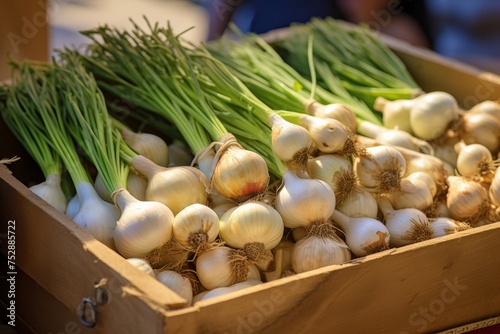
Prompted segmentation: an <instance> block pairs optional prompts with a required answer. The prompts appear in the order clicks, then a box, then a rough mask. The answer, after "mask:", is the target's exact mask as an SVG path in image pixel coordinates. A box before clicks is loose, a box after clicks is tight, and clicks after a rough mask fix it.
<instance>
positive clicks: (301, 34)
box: [271, 18, 422, 107]
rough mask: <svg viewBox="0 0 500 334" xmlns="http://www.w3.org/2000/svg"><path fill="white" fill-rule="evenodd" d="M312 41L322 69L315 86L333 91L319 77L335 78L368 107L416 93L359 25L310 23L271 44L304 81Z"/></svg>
mask: <svg viewBox="0 0 500 334" xmlns="http://www.w3.org/2000/svg"><path fill="white" fill-rule="evenodd" d="M310 36H313V37H314V40H315V44H314V57H315V59H316V62H317V63H318V62H320V61H321V62H322V63H324V65H325V66H323V69H322V70H321V71H318V73H319V76H320V80H318V84H319V85H320V86H322V87H323V88H325V89H330V90H332V89H335V88H334V87H332V86H331V84H329V83H328V79H327V78H324V76H330V75H332V74H333V75H334V76H336V77H338V78H339V80H340V82H341V84H342V85H343V87H345V89H346V90H347V91H348V92H349V93H350V94H352V95H353V96H355V97H358V98H359V99H361V100H363V101H364V102H365V103H366V104H367V105H368V106H370V107H373V103H374V101H375V99H376V98H377V97H379V96H382V97H384V98H386V99H388V100H397V99H411V98H414V97H416V96H418V95H420V94H422V89H421V88H420V87H419V85H418V84H417V83H416V82H415V80H414V79H413V77H412V76H411V74H410V73H409V71H408V69H407V68H406V66H405V65H404V63H403V62H402V61H401V59H399V58H398V57H397V55H396V54H395V53H394V52H393V51H392V50H391V49H390V48H389V47H388V46H387V45H385V44H383V43H382V42H381V41H380V39H379V38H378V37H377V36H376V35H375V33H374V32H373V31H371V30H370V29H369V27H368V26H366V25H364V24H362V25H357V26H347V25H346V24H345V23H343V22H340V21H338V20H335V19H333V18H324V19H319V18H313V19H311V20H310V21H309V22H307V23H304V24H298V23H297V24H294V25H293V26H292V27H291V29H290V33H289V34H288V35H286V36H284V37H282V38H280V39H277V40H276V41H273V42H271V44H272V45H273V46H274V47H275V48H276V49H277V50H278V52H280V54H282V55H283V59H284V60H285V61H286V62H287V63H288V64H290V65H291V66H292V67H293V68H294V69H296V70H297V71H298V72H299V73H301V74H302V75H304V76H305V77H310V76H311V74H310V71H309V67H308V63H307V61H306V49H307V40H308V38H309V37H310Z"/></svg>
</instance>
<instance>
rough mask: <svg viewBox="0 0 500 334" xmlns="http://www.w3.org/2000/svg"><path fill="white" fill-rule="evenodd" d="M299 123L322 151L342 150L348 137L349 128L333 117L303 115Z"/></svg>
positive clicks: (333, 151)
mask: <svg viewBox="0 0 500 334" xmlns="http://www.w3.org/2000/svg"><path fill="white" fill-rule="evenodd" d="M300 124H301V125H302V126H303V127H305V128H306V129H307V130H308V131H309V134H310V135H311V138H312V139H313V142H314V145H315V146H316V147H317V148H318V149H319V150H320V151H321V152H323V153H336V152H341V151H343V150H344V147H345V146H346V143H347V141H348V139H349V133H350V132H349V130H347V128H346V127H345V126H344V125H343V124H342V123H341V122H339V121H337V120H335V119H333V118H321V117H316V116H310V115H303V116H302V117H301V118H300Z"/></svg>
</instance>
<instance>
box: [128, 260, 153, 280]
mask: <svg viewBox="0 0 500 334" xmlns="http://www.w3.org/2000/svg"><path fill="white" fill-rule="evenodd" d="M126 261H127V262H128V263H130V264H131V265H133V266H134V267H136V268H137V269H139V270H140V271H143V272H145V273H146V274H148V275H149V276H151V277H155V278H156V274H155V271H154V270H153V267H151V265H150V264H149V262H148V261H146V260H145V259H141V258H135V257H131V258H128V259H126Z"/></svg>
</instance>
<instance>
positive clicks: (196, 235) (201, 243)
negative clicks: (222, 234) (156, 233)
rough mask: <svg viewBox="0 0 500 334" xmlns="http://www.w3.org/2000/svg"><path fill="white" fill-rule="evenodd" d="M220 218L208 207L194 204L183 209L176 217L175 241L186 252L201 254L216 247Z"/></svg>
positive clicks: (174, 225)
mask: <svg viewBox="0 0 500 334" xmlns="http://www.w3.org/2000/svg"><path fill="white" fill-rule="evenodd" d="M219 225H220V224H219V217H218V216H217V214H216V213H215V212H214V210H212V209H211V208H209V207H208V206H206V205H203V204H199V203H194V204H191V205H188V206H187V207H185V208H184V209H182V210H181V211H180V212H179V213H178V214H177V215H175V217H174V224H173V234H174V238H175V240H177V242H178V243H179V244H180V245H181V246H183V247H184V248H185V249H186V250H188V251H190V252H193V253H194V254H199V253H201V252H203V251H205V250H207V249H208V248H210V247H216V244H215V243H214V242H215V239H216V238H217V236H218V235H219Z"/></svg>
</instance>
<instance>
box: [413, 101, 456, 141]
mask: <svg viewBox="0 0 500 334" xmlns="http://www.w3.org/2000/svg"><path fill="white" fill-rule="evenodd" d="M458 118H459V107H458V103H457V101H456V99H455V98H454V97H453V96H452V95H451V94H449V93H446V92H441V91H434V92H430V93H426V94H424V95H421V96H419V97H417V98H415V104H414V105H413V106H412V108H411V111H410V124H411V129H412V131H413V133H414V134H415V136H416V137H418V138H420V139H423V140H433V139H436V138H439V137H441V136H442V135H444V134H445V133H446V131H447V130H448V128H449V126H450V123H452V122H453V121H456V120H457V119H458Z"/></svg>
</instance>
